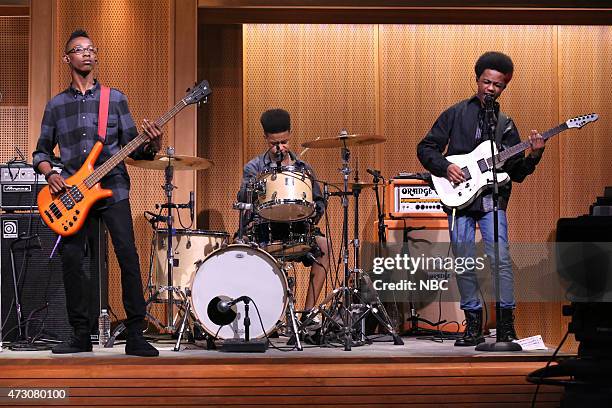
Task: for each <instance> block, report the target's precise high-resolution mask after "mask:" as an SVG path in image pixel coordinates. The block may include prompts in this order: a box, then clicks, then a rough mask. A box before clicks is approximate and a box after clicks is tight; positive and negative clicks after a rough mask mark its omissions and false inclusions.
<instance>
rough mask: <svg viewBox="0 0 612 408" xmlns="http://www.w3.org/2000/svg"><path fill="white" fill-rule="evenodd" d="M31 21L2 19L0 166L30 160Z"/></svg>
mask: <svg viewBox="0 0 612 408" xmlns="http://www.w3.org/2000/svg"><path fill="white" fill-rule="evenodd" d="M29 23H30V19H29V18H28V17H11V16H2V17H0V73H2V74H1V75H2V76H1V79H0V93H1V94H2V96H1V97H0V140H2V144H0V162H6V161H7V160H10V159H13V158H15V157H17V158H19V155H18V153H17V152H16V151H15V146H17V147H18V148H19V149H20V150H21V151H22V153H23V154H24V155H26V156H27V154H28V150H29V144H28V83H27V79H28V66H29V52H28V51H29V41H30V28H29Z"/></svg>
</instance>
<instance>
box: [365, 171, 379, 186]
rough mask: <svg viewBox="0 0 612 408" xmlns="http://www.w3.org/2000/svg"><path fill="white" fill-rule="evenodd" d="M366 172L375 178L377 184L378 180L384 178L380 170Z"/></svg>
mask: <svg viewBox="0 0 612 408" xmlns="http://www.w3.org/2000/svg"><path fill="white" fill-rule="evenodd" d="M366 171H367V172H368V174H371V175H372V176H373V177H374V182H375V183H378V179H379V178H382V176H381V175H380V170H375V169H366Z"/></svg>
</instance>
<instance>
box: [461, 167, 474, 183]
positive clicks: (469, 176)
mask: <svg viewBox="0 0 612 408" xmlns="http://www.w3.org/2000/svg"><path fill="white" fill-rule="evenodd" d="M461 171H462V172H463V177H465V179H466V180H471V179H472V174H471V173H470V169H469V168H468V167H467V166H466V167H464V168H462V169H461Z"/></svg>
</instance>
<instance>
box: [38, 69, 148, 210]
mask: <svg viewBox="0 0 612 408" xmlns="http://www.w3.org/2000/svg"><path fill="white" fill-rule="evenodd" d="M99 105H100V84H99V83H98V82H97V81H96V83H95V85H94V87H93V88H91V89H88V90H87V91H85V94H82V93H81V92H80V91H78V90H76V89H74V88H72V87H68V89H66V90H64V91H63V92H62V93H60V94H58V95H56V96H55V97H53V99H51V100H50V101H49V102H48V103H47V106H46V108H45V113H44V116H43V120H42V126H41V131H40V137H39V139H38V144H37V145H36V150H35V151H34V153H33V154H32V156H33V158H34V163H33V164H34V168H35V169H37V170H38V165H39V164H40V163H41V162H43V161H47V162H49V163H51V156H52V153H53V149H54V148H55V146H56V145H59V148H60V159H61V162H62V164H63V166H64V167H63V169H62V172H61V175H62V177H64V178H68V177H70V176H72V175H73V174H75V173H76V172H77V171H78V170H79V169H80V168H81V166H82V165H83V163H84V162H85V159H86V158H87V156H88V155H89V153H90V152H91V149H92V148H93V146H94V144H95V143H96V142H97V141H98V140H99V138H98V135H97V133H98V110H99ZM137 135H138V130H137V128H136V125H135V124H134V121H133V119H132V115H131V114H130V110H129V108H128V104H127V97H126V96H125V95H124V94H123V93H122V92H121V91H119V90H117V89H113V88H111V92H110V105H109V108H108V124H107V130H106V138H105V140H104V148H103V149H102V153H100V156H99V157H98V160H97V161H96V164H95V166H94V167H95V168H97V167H98V166H99V165H101V164H103V163H104V162H105V161H106V160H108V159H109V158H110V157H111V156H112V155H114V154H115V153H117V152H118V151H119V150H120V149H121V148H122V147H123V146H125V145H126V144H127V143H129V142H130V141H131V140H132V139H134V138H135V137H136V136H137ZM154 156H155V154H154V153H152V152H148V151H146V149H144V148H143V147H142V146H141V147H140V148H138V149H136V151H134V152H133V153H132V154H131V155H130V157H132V158H133V159H136V160H141V159H148V160H150V159H153V157H154ZM100 182H101V184H102V187H104V188H108V189H110V190H112V191H113V196H112V197H110V198H108V199H106V200H102V201H101V202H100V203H99V205H100V206H106V205H109V204H112V203H116V202H118V201H121V200H125V199H127V198H129V190H130V177H129V175H128V172H127V169H126V167H125V163H123V162H122V163H120V164H119V165H118V166H116V167H115V168H114V169H112V170H111V171H110V172H109V173H108V174H107V175H106V176H105V177H104V178H103V179H102V180H101V181H100Z"/></svg>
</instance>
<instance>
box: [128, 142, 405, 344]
mask: <svg viewBox="0 0 612 408" xmlns="http://www.w3.org/2000/svg"><path fill="white" fill-rule="evenodd" d="M384 141H385V139H384V138H382V137H380V136H375V135H349V134H348V133H347V132H346V131H344V130H343V131H342V132H341V133H340V135H339V136H337V137H332V138H326V139H317V140H313V141H310V142H306V143H304V144H303V146H304V147H306V148H312V149H319V148H341V152H342V162H343V166H342V169H341V172H342V174H343V182H342V185H341V186H334V185H333V184H330V183H323V184H324V185H325V189H324V191H325V194H324V195H325V196H324V199H325V200H328V199H329V198H330V197H332V196H338V197H340V198H341V200H342V206H343V214H344V218H343V238H342V241H343V242H342V251H341V254H342V261H343V266H344V274H343V283H342V287H340V288H337V289H334V291H333V292H332V293H331V294H330V295H329V296H327V297H326V299H325V301H324V303H322V304H321V305H320V306H316V307H315V308H314V309H312V310H311V311H310V312H309V313H308V314H307V315H306V314H304V315H303V316H302V319H301V323H300V322H299V321H298V319H297V317H296V308H295V297H294V286H295V279H294V278H293V277H290V276H289V275H288V270H289V269H290V268H291V266H290V265H289V264H290V263H291V262H294V261H296V260H298V259H301V258H303V257H304V256H305V255H310V253H309V252H310V251H311V250H312V248H313V245H314V243H315V233H314V230H315V227H314V225H313V223H312V219H313V217H314V215H315V211H316V209H315V201H314V200H313V183H316V182H317V181H315V180H314V179H313V177H312V175H311V174H310V173H309V172H308V171H307V170H305V169H302V168H298V167H295V166H281V165H280V163H277V164H278V165H277V166H272V167H270V168H269V169H267V170H266V171H264V172H262V173H260V174H258V175H257V176H256V177H255V178H253V179H252V180H249V182H248V183H247V185H246V192H247V194H246V197H247V199H246V200H242V201H244V202H237V203H235V204H234V209H236V210H239V211H240V225H239V232H238V234H237V235H236V238H235V239H234V240H233V242H232V241H231V240H230V236H229V234H228V233H226V232H223V231H206V230H196V229H190V228H189V227H190V226H191V225H193V221H194V216H193V214H194V205H193V201H194V200H193V193H191V198H190V201H189V203H187V204H176V203H174V202H173V194H172V192H173V190H174V189H175V188H176V187H175V186H174V185H173V184H172V179H173V172H174V171H175V170H204V169H208V168H210V167H211V166H213V163H212V162H211V161H210V160H207V159H203V158H200V157H191V156H179V155H175V154H174V149H172V148H170V147H169V148H168V149H167V151H166V154H164V155H158V156H157V157H156V158H155V159H154V160H153V161H134V160H128V161H127V163H128V164H131V165H134V166H138V167H142V168H146V169H155V170H164V171H165V176H166V177H165V184H164V186H163V188H164V191H165V193H166V199H167V200H166V202H165V203H163V204H157V205H156V207H157V209H159V212H158V213H153V212H148V211H147V212H145V217H146V218H147V219H148V220H149V222H150V223H151V225H152V227H153V230H154V234H153V240H152V243H151V254H150V259H149V261H150V268H149V279H148V280H149V282H148V291H149V298H148V300H147V306H148V307H147V319H148V320H149V321H151V322H152V323H154V324H155V325H156V326H157V327H158V328H159V329H161V330H163V331H167V332H173V333H176V334H177V335H178V336H177V337H178V338H177V341H176V344H175V347H174V350H175V351H178V350H179V347H180V343H181V338H182V337H183V335H184V332H185V331H186V330H187V331H190V330H192V329H191V327H193V331H192V332H191V334H194V332H195V330H196V327H197V329H199V330H200V332H201V333H203V334H204V335H205V337H206V338H207V341H208V345H209V346H211V345H212V341H213V340H220V341H229V342H232V341H234V342H237V341H238V342H243V343H249V342H250V341H252V340H251V338H252V339H254V340H253V341H257V340H262V341H265V342H266V347H267V338H268V336H269V335H271V334H272V333H273V332H275V331H278V332H279V333H283V332H284V333H286V334H287V335H289V336H290V337H291V338H292V339H293V340H294V347H295V348H297V349H298V350H302V344H301V341H300V335H299V334H300V333H304V331H305V329H304V327H305V325H307V324H308V323H310V322H312V320H313V319H314V318H315V316H316V315H319V314H320V315H321V317H322V319H323V322H322V327H323V328H326V327H328V328H333V329H334V330H335V332H336V333H338V332H341V333H342V337H341V338H342V339H343V341H344V343H345V349H346V350H350V347H351V345H352V344H355V333H356V332H359V333H360V334H359V336H362V337H363V336H365V334H364V330H363V322H364V320H365V317H366V316H365V315H366V314H368V313H372V314H373V315H374V317H376V318H377V319H378V320H379V322H380V323H381V326H380V327H383V328H384V329H385V330H387V331H388V333H389V334H391V335H392V336H393V339H394V343H395V344H403V343H401V339H400V338H399V336H398V335H397V334H396V332H395V331H394V329H393V327H392V325H391V324H390V321H389V317H388V315H387V314H386V312H385V311H384V307H382V304H380V302H376V304H375V305H372V304H365V305H364V304H363V303H367V302H363V301H362V300H361V299H360V298H359V296H358V294H359V291H360V288H359V287H351V285H359V284H360V282H362V279H361V274H362V271H361V269H360V265H359V255H358V253H359V238H358V211H357V209H358V201H357V200H358V196H359V192H360V191H361V189H363V188H365V187H368V186H373V187H375V186H377V184H374V183H362V182H359V180H358V177H357V175H355V178H354V180H355V182H354V183H349V174H350V173H351V172H352V171H351V168H350V167H349V161H350V151H349V149H348V147H349V146H362V145H370V144H375V143H382V142H384ZM328 186H332V187H335V189H336V190H338V191H337V192H333V193H328ZM376 192H377V195H378V190H376ZM350 196H353V197H355V237H354V239H353V240H350V241H349V237H348V207H349V206H348V200H349V197H350ZM181 208H184V209H190V214H191V224H190V225H189V227H188V228H185V227H184V226H183V225H182V222H181V227H182V228H179V229H177V228H175V227H174V226H173V221H174V217H173V215H172V214H173V210H176V211H178V210H179V209H181ZM164 210H165V213H164ZM247 211H248V214H249V215H250V216H251V218H252V222H250V223H249V225H244V224H245V219H246V217H245V214H246V212H247ZM162 213H164V215H162ZM178 219H179V221H180V217H179V218H178ZM160 225H163V226H162V227H160ZM350 244H352V245H353V254H354V264H353V269H350V268H349V262H348V261H349V245H350ZM311 256H312V255H311ZM330 300H333V301H332V302H331V306H330V307H326V306H325V305H326V304H327V303H328V302H329V301H330ZM157 303H162V304H165V306H166V322H165V324H164V323H163V322H162V321H160V320H158V319H157V318H156V317H155V316H153V315H152V314H151V313H150V306H152V305H153V304H157ZM251 303H252V304H253V305H254V306H255V308H256V312H257V316H256V317H255V318H253V321H254V322H256V323H254V324H251V318H250V317H249V304H251ZM355 303H359V304H361V305H360V306H363V307H365V310H366V313H364V314H362V315H358V318H357V319H354V317H353V316H354V315H355V314H354V313H353V312H352V311H353V310H354V309H355V307H354V306H355ZM175 307H178V312H177V313H176V315H175V313H174V308H175ZM251 315H252V316H251V317H253V313H252V312H251ZM326 320H329V321H330V322H326ZM190 323H191V324H190ZM357 324H361V325H362V329H361V330H360V331H359V330H358V329H356V326H357ZM190 326H191V327H190ZM332 326H333V327H332Z"/></svg>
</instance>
